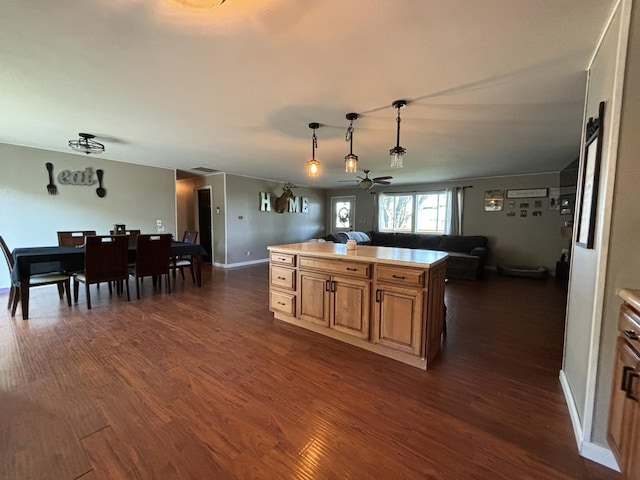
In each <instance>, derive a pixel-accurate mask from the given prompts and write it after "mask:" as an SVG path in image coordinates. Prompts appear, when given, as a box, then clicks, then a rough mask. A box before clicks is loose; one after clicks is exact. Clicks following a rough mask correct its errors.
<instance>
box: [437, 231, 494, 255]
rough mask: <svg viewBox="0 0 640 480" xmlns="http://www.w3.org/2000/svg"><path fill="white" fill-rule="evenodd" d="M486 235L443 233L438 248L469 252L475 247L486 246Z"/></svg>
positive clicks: (446, 250)
mask: <svg viewBox="0 0 640 480" xmlns="http://www.w3.org/2000/svg"><path fill="white" fill-rule="evenodd" d="M486 246H487V237H483V236H481V235H443V236H442V238H441V240H440V244H439V245H438V250H442V251H445V252H466V253H469V252H471V250H473V249H474V248H476V247H486Z"/></svg>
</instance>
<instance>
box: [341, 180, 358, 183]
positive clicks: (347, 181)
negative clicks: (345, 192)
mask: <svg viewBox="0 0 640 480" xmlns="http://www.w3.org/2000/svg"><path fill="white" fill-rule="evenodd" d="M338 183H360V180H338Z"/></svg>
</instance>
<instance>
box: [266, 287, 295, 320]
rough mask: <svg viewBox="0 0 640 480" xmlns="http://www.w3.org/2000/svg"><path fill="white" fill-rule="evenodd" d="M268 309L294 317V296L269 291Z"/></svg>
mask: <svg viewBox="0 0 640 480" xmlns="http://www.w3.org/2000/svg"><path fill="white" fill-rule="evenodd" d="M269 308H270V309H271V311H278V312H282V313H286V314H287V315H292V316H294V315H295V314H296V296H295V295H293V294H291V293H285V292H279V291H277V290H271V292H270V294H269Z"/></svg>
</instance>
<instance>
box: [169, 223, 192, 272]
mask: <svg viewBox="0 0 640 480" xmlns="http://www.w3.org/2000/svg"><path fill="white" fill-rule="evenodd" d="M197 239H198V232H197V231H194V230H185V232H184V235H183V236H182V243H191V244H193V243H196V240H197ZM187 267H188V268H189V270H190V271H191V279H192V280H193V283H196V274H195V271H194V268H193V259H192V258H191V255H183V256H181V257H172V258H171V270H172V271H173V276H174V278H175V276H176V270H180V276H181V277H182V279H183V280H184V269H185V268H187Z"/></svg>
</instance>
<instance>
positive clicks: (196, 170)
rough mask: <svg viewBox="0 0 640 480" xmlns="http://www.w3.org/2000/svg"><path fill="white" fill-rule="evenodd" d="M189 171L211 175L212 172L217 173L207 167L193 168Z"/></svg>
mask: <svg viewBox="0 0 640 480" xmlns="http://www.w3.org/2000/svg"><path fill="white" fill-rule="evenodd" d="M189 170H193V171H194V172H201V173H213V172H218V171H219V170H215V169H213V168H209V167H193V168H190V169H189Z"/></svg>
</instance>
